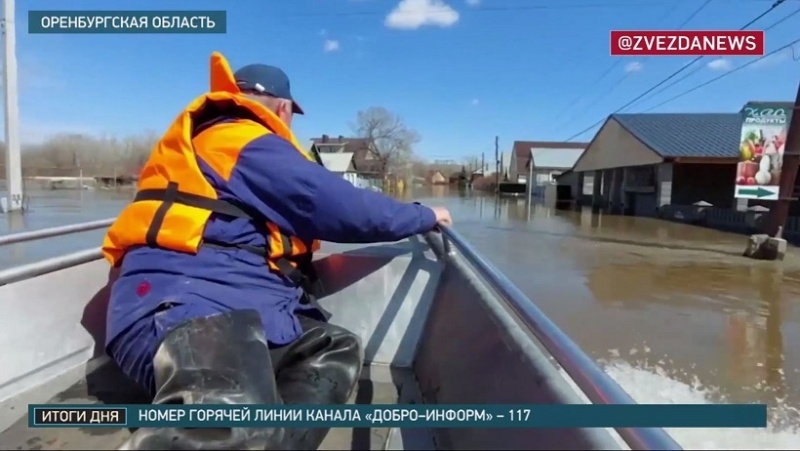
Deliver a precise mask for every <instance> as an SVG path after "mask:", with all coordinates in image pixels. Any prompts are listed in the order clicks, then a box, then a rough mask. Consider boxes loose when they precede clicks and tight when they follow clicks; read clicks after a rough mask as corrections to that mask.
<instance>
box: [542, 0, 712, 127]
mask: <svg viewBox="0 0 800 451" xmlns="http://www.w3.org/2000/svg"><path fill="white" fill-rule="evenodd" d="M711 2H712V0H706V1H705V2H703V4H702V5H700V7H699V8H697V9H696V10H694V11H693V12H692V14H690V15H689V17H687V18H686V19H684V21H683V22H681V24H680V25H678V28H677V29H678V30H680V29H682V28H683V27H684V26H685V25H686V24H687V23H689V21H691V20H692V19H694V18H695V16H697V15H698V14H699V13H700V11H702V10H703V9H704V8H705V7H706V6H708V4H709V3H711ZM680 4H681V0H677V1H676V2H675V3H673V4H672V7H671V8H670V9H669V10H668V11H667V12H666V13H665V14H664V17H665V18H666V17H669V15H670V14H672V12H673V11H675V10H676V9H677V8H678V5H680ZM664 22H665V21H663V20H662V21H661V23H664ZM646 60H647V58H644V59H643V60H642V61H646ZM622 61H623V60H622V58H617V60H616V61H615V62H614V63H613V64H611V66H609V68H608V69H606V71H605V72H603V73H602V75H600V76H599V77H598V78H597V79H596V80H595V81H594V82H592V83H591V84H589V85H588V88H586V90H584V91H583V92H581V94H580V95H578V96H577V97H576V98H575V99H574V100H573V101H572V102H569V103H568V104H567V105H566V108H564V110H563V111H561V112H560V113H558V114H557V115H556V116H555V118H554V119H553V120H558V119H559V118H560V117H562V116H563V115H564V113H566V112H567V111H569V110H570V108H572V107H573V106H575V104H577V103H578V102H579V101H580V100H581V99H582V98H583V97H585V96H586V95H587V94H589V93H590V92H592V90H593V89H594V87H595V86H596V85H598V84H599V83H600V82H601V81H603V80H604V79H605V78H606V76H607V75H608V74H610V73H611V71H613V70H614V69H616V68H617V66H619V65H620V64H622ZM629 76H630V72H628V73H626V74H625V75H623V76H622V77H620V78H619V79H618V80H617V81H616V82H615V83H614V84H613V85H612V86H611V87H610V88H608V89H607V90H606V94H605V95H601V96H599V97H596V98H595V100H594V102H592V103H590V104H589V105H587V106H584V107H583V108H582V109H583V110H588V109H590V108H592V107H594V106H595V105H597V104H598V103H599V102H600V100H602V99H605V98H606V96H607V95H609V94H611V92H613V91H614V89H616V88H617V86H619V85H620V84H622V82H623V81H625V80H626V79H627V78H628V77H629Z"/></svg>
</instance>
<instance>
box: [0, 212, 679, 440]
mask: <svg viewBox="0 0 800 451" xmlns="http://www.w3.org/2000/svg"><path fill="white" fill-rule="evenodd" d="M114 219H115V218H110V219H103V220H98V221H90V222H84V223H80V224H72V225H66V226H58V227H51V228H46V229H40V230H33V231H25V232H19V233H13V234H9V235H4V236H0V246H6V245H10V244H16V243H24V242H28V241H34V240H40V239H44V238H51V237H58V236H64V235H69V234H75V233H81V232H88V231H92V230H98V229H102V228H106V227H108V226H110V225H111V224H112V223H113V222H114ZM441 232H442V244H443V247H444V252H445V254H447V255H448V256H450V255H454V254H456V253H457V254H458V255H460V256H461V257H462V258H464V259H465V260H466V261H467V262H468V263H469V264H470V265H471V266H473V267H474V268H475V270H476V271H477V272H478V274H479V275H480V276H481V277H483V278H484V279H485V280H486V282H487V283H488V284H489V286H490V287H491V288H492V289H493V290H494V291H495V292H496V293H497V294H498V295H499V297H500V298H501V300H502V301H503V302H504V303H505V304H506V305H507V306H508V307H509V308H510V309H511V310H512V311H513V312H514V313H515V314H516V315H517V316H518V317H519V318H520V319H521V321H522V322H523V323H524V324H525V326H526V327H527V328H528V329H529V330H530V331H531V333H532V334H533V336H534V337H536V339H537V340H539V341H540V342H541V344H542V346H543V347H544V348H545V349H546V350H547V351H548V352H549V353H550V354H551V355H552V356H553V358H554V359H555V361H556V362H558V364H559V365H560V366H561V367H562V368H563V369H564V371H565V372H566V373H567V374H568V375H569V376H570V377H571V378H572V380H573V381H574V382H575V384H576V385H577V386H578V388H579V389H580V390H581V391H582V392H583V393H584V394H585V395H586V397H587V398H588V399H589V400H590V401H591V402H592V403H595V404H636V401H634V400H633V398H631V396H630V395H629V394H628V393H627V392H626V391H625V390H624V389H623V388H622V387H620V385H619V384H617V383H616V382H615V381H614V380H613V379H612V378H611V377H610V376H609V375H608V374H606V373H605V371H603V369H602V368H600V367H599V366H598V365H597V364H596V363H595V361H594V360H593V359H592V358H591V357H589V356H588V355H587V354H586V353H584V352H583V350H581V348H580V347H579V346H578V345H577V344H576V343H575V342H574V341H572V339H571V338H569V336H567V334H565V333H564V332H563V331H562V330H561V329H560V328H559V327H558V326H556V324H555V323H553V321H551V320H550V318H548V317H547V315H545V314H544V312H542V311H541V310H540V309H539V308H538V307H536V304H534V303H533V302H532V301H531V300H530V299H529V298H528V297H527V296H526V295H525V294H524V293H523V292H522V291H520V289H519V288H517V287H516V285H514V284H513V283H512V282H511V281H510V280H509V279H508V278H507V277H506V276H505V275H504V274H503V273H502V272H501V271H500V270H498V269H497V268H496V267H495V266H494V265H493V264H492V263H490V262H489V261H488V260H486V259H485V258H483V257H482V256H481V255H480V254H479V253H478V252H477V251H476V250H475V248H473V247H472V245H471V244H470V243H469V242H468V241H467V240H465V239H464V237H462V236H461V235H460V234H459V233H458V232H456V231H455V229H453V228H450V227H443V228H442V229H441ZM99 258H101V254H100V248H99V247H97V248H92V249H87V250H83V251H78V252H73V253H70V254H66V255H61V256H57V257H52V258H49V259H46V260H42V261H38V262H35V263H29V264H24V265H19V266H16V267H12V268H8V269H4V270H0V286H2V285H5V284H8V283H12V282H16V281H21V280H25V279H29V278H32V277H36V276H39V275H42V274H47V273H49V272H53V271H58V270H60V269H64V268H69V267H72V266H75V265H79V264H82V263H87V262H90V261H93V260H97V259H99ZM617 433H618V434H619V435H620V437H621V438H622V439H623V440H624V441H625V442H626V444H627V445H628V446H629V447H630V448H631V449H633V450H680V449H682V448H681V447H680V445H678V443H677V442H675V440H673V439H672V437H670V436H669V435H668V434H667V433H666V432H665V431H664V430H663V429H660V428H618V429H617Z"/></svg>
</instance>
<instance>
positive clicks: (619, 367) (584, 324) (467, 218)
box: [0, 187, 800, 449]
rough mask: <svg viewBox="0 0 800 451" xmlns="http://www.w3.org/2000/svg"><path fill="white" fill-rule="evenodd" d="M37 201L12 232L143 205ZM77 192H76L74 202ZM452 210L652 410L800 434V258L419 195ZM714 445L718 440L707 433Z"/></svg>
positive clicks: (725, 436)
mask: <svg viewBox="0 0 800 451" xmlns="http://www.w3.org/2000/svg"><path fill="white" fill-rule="evenodd" d="M54 193H56V194H57V195H59V196H61V197H60V198H59V197H54V196H52V195H51V193H42V195H41V196H34V198H33V202H32V210H31V212H30V214H28V215H27V216H25V217H24V218H23V219H21V220H20V219H18V220H9V219H7V218H4V217H0V232H2V233H7V232H8V231H16V230H22V229H25V228H41V227H47V226H52V225H56V224H66V223H74V222H79V221H87V220H93V219H100V218H104V217H107V216H111V215H113V214H115V213H116V212H118V211H119V210H120V209H121V207H122V205H123V202H124V201H123V200H122V199H127V198H129V196H130V194H125V193H123V194H119V195H117V196H116V198H114V196H110V195H109V194H107V193H103V192H54ZM64 193H66V194H64ZM413 197H414V198H415V199H416V200H420V201H422V202H423V203H429V204H432V205H433V204H435V205H444V206H447V207H449V208H450V210H451V212H452V213H453V217H454V219H455V221H456V227H457V229H458V230H459V232H461V233H462V234H463V235H464V236H465V237H466V238H467V239H468V240H470V241H471V242H472V243H474V245H475V246H476V247H477V249H478V250H479V251H481V252H482V253H484V255H485V256H486V257H487V258H488V259H489V260H491V261H492V262H493V263H494V264H495V265H496V266H498V267H499V268H500V269H501V270H503V271H505V272H506V273H507V274H508V276H509V278H510V279H511V280H512V281H513V282H515V283H516V284H517V285H518V286H519V287H520V289H521V290H522V291H523V292H525V293H526V294H528V296H529V297H530V298H531V299H532V300H533V301H534V302H536V303H537V304H538V305H539V306H540V308H542V309H543V310H544V311H545V313H547V314H548V315H550V317H551V318H552V319H553V320H554V321H555V322H556V323H557V324H559V325H560V326H561V327H562V328H563V329H564V331H565V332H567V333H568V334H570V335H571V336H573V338H574V339H575V341H576V342H577V343H578V344H579V345H581V346H582V347H583V348H584V349H585V350H586V351H587V352H589V353H590V354H591V355H592V356H594V357H595V358H597V359H598V360H601V361H603V362H604V363H605V364H606V365H607V370H608V371H609V373H611V374H612V376H614V377H615V378H616V379H617V380H618V381H619V382H620V383H621V384H622V385H623V386H624V387H625V388H626V389H628V390H629V391H630V392H631V394H632V395H634V397H635V398H636V399H637V400H639V401H640V402H655V403H658V402H684V403H687V402H711V401H718V400H725V401H726V402H765V403H768V404H770V405H772V406H775V407H776V410H774V411H773V414H772V416H771V418H772V421H773V423H775V424H776V425H778V426H781V425H784V424H786V423H788V424H794V425H796V424H798V423H800V414H798V412H797V410H796V409H797V407H800V251H798V249H796V248H792V247H790V250H789V253H788V255H787V258H786V261H784V262H782V263H776V262H760V261H754V260H748V259H744V258H743V257H741V256H740V255H741V252H742V251H743V249H744V246H745V239H746V237H745V236H742V235H735V234H728V233H722V232H717V231H714V230H710V229H704V228H700V227H694V226H688V225H683V224H676V223H669V222H665V221H659V220H655V219H648V218H633V217H621V216H611V215H592V214H591V212H590V211H588V210H583V211H560V210H556V209H554V208H549V207H545V206H542V205H535V204H534V205H529V203H528V202H527V200H526V199H524V198H511V199H499V200H497V199H495V198H494V197H493V196H481V195H474V196H473V195H470V194H466V193H461V194H459V193H458V192H457V191H456V190H449V189H448V188H447V187H436V190H435V191H433V192H431V191H427V192H423V193H419V192H418V193H416V194H415V195H414V196H413ZM101 237H102V232H99V233H87V234H85V236H81V235H75V236H72V237H69V238H66V239H63V240H62V241H60V242H58V243H57V242H55V241H53V242H50V243H48V245H47V246H41V245H40V244H39V243H23V244H20V245H18V246H9V247H7V248H3V249H0V264H2V265H3V266H7V265H9V264H18V263H25V262H29V261H33V260H37V259H40V258H44V257H47V256H52V255H53V254H55V253H61V252H64V251H68V250H78V249H81V248H84V247H86V246H87V245H92V244H94V245H97V244H99V243H100V239H101ZM703 434H705V435H703ZM796 434H797V432H792V431H768V432H767V431H765V432H763V433H762V432H760V431H744V430H743V431H741V432H734V431H730V432H721V433H720V431H716V432H714V433H708V432H706V433H704V432H703V431H701V430H695V431H687V432H685V433H684V432H681V433H680V434H677V435H676V438H677V439H678V440H679V441H681V443H682V444H683V445H684V446H686V447H688V448H716V449H731V448H739V449H746V448H752V447H756V448H758V447H761V448H762V449H763V448H771V449H781V448H783V449H786V448H790V447H792V446H794V447H796V446H797V444H798V443H800V436H798V435H796Z"/></svg>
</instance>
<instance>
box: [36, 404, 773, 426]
mask: <svg viewBox="0 0 800 451" xmlns="http://www.w3.org/2000/svg"><path fill="white" fill-rule="evenodd" d="M766 425H767V407H766V406H765V405H763V404H720V405H715V404H687V405H679V404H653V405H647V404H639V405H592V404H571V405H566V404H565V405H553V404H550V405H463V404H462V405H407V406H401V405H393V404H392V405H377V404H376V405H344V406H291V407H290V406H269V405H249V406H242V405H238V406H232V405H104V406H93V407H87V406H86V405H45V404H32V405H29V406H28V426H29V427H32V428H42V427H50V428H52V427H61V428H69V427H136V428H139V427H179V428H182V427H192V428H227V427H332V428H337V427H344V428H353V427H355V428H362V427H366V428H369V427H411V428H414V427H424V428H460V427H480V428H609V427H611V428H620V427H675V428H764V427H766Z"/></svg>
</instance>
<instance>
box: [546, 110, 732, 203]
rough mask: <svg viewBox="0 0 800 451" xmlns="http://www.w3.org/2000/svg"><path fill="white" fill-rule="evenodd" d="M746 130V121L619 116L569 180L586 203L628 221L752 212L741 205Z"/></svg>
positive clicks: (712, 116)
mask: <svg viewBox="0 0 800 451" xmlns="http://www.w3.org/2000/svg"><path fill="white" fill-rule="evenodd" d="M741 126H742V116H741V115H740V114H739V113H658V114H612V115H611V116H609V117H608V119H606V122H605V123H604V124H603V126H602V127H601V128H600V130H599V131H598V132H597V134H596V135H595V136H594V138H593V139H592V141H591V142H590V143H589V145H588V146H587V147H586V151H585V152H583V154H582V155H581V157H580V158H579V159H578V161H577V162H576V163H575V166H574V167H573V168H572V170H571V173H569V174H567V175H566V176H564V177H562V178H563V179H564V182H566V181H567V180H569V181H570V183H571V184H572V189H571V192H572V193H573V197H574V198H576V199H577V200H578V202H579V203H591V204H592V205H593V206H595V207H597V208H604V209H605V208H610V209H611V211H617V212H622V213H627V214H635V215H643V216H652V215H655V214H657V212H658V211H659V210H660V209H661V208H662V207H665V206H669V205H673V204H674V205H686V206H689V205H692V204H695V203H697V202H700V201H703V202H707V203H710V204H711V205H714V206H715V207H719V208H722V209H735V208H737V207H742V206H741V205H737V204H739V203H743V204H744V208H746V203H747V201H746V200H737V199H734V181H735V178H736V163H737V161H738V157H739V142H740V134H741Z"/></svg>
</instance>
